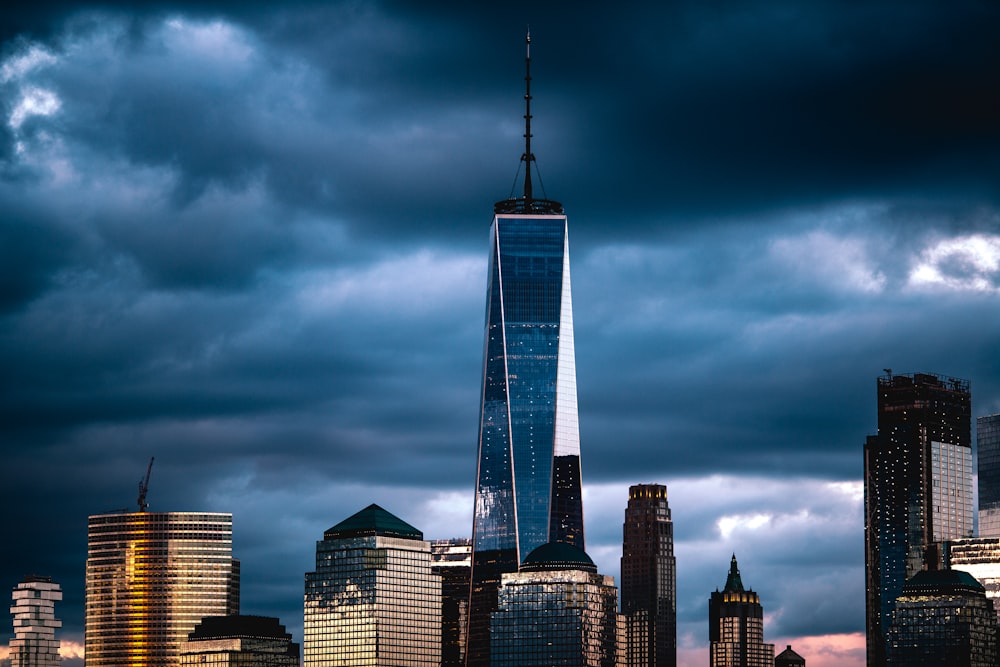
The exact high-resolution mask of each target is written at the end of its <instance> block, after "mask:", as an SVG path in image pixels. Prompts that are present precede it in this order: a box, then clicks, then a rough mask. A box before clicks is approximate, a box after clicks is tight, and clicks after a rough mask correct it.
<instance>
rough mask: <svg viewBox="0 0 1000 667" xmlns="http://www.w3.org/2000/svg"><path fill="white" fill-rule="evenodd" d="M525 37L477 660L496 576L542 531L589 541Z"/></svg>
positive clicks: (495, 322)
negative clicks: (521, 127)
mask: <svg viewBox="0 0 1000 667" xmlns="http://www.w3.org/2000/svg"><path fill="white" fill-rule="evenodd" d="M530 41H531V40H530V36H529V37H528V46H529V51H528V54H527V58H526V66H527V68H528V73H527V75H526V76H525V81H526V83H527V93H526V95H525V101H526V106H527V108H526V113H525V121H526V127H525V152H524V154H523V155H522V160H523V162H524V169H525V179H524V195H523V196H522V197H518V198H511V199H506V200H503V201H500V202H497V203H496V204H495V205H494V207H493V212H494V216H493V224H492V227H491V229H490V259H489V280H488V282H489V284H488V287H487V292H486V328H485V343H484V362H483V385H482V394H481V410H480V423H479V457H478V461H479V463H478V468H477V472H476V490H475V508H474V513H473V528H472V533H473V538H472V539H473V542H472V588H471V597H470V617H469V648H468V655H467V660H468V664H469V665H470V666H477V665H478V666H481V667H486V666H487V665H489V646H490V641H489V623H490V620H489V619H490V613H492V612H493V611H494V610H495V609H496V605H497V589H498V587H499V585H500V579H501V576H502V575H503V574H504V573H506V572H516V571H517V567H518V564H519V563H520V562H521V560H522V559H523V558H524V556H526V555H527V554H528V553H530V552H531V551H532V550H534V549H535V548H536V547H539V546H541V545H542V544H545V543H547V542H550V541H559V542H566V543H568V544H572V545H574V546H577V547H579V548H580V549H583V548H584V539H583V506H582V491H581V482H580V429H579V423H578V416H577V398H576V361H575V352H574V342H573V303H572V295H571V289H570V271H569V238H568V227H567V220H566V215H565V214H564V213H563V207H562V205H561V204H560V203H558V202H556V201H552V200H549V199H538V198H536V197H535V196H534V194H533V189H532V180H531V168H532V165H533V163H534V155H533V154H532V153H531V85H530V81H531V76H530V62H531V58H530Z"/></svg>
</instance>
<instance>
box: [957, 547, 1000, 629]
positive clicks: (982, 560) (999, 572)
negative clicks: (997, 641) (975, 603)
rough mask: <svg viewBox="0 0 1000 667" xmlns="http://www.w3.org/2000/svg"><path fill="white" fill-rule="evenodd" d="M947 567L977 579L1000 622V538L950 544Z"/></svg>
mask: <svg viewBox="0 0 1000 667" xmlns="http://www.w3.org/2000/svg"><path fill="white" fill-rule="evenodd" d="M946 561H947V565H948V566H949V567H951V568H952V569H955V570H962V571H963V572H968V573H969V574H971V575H972V576H973V577H975V578H976V581H978V582H979V583H980V584H982V586H983V589H984V590H985V591H986V597H987V598H989V599H990V600H991V601H992V602H993V607H994V608H995V609H996V610H997V621H998V622H1000V537H970V538H966V539H964V540H955V541H953V542H949V543H948V554H947V558H946Z"/></svg>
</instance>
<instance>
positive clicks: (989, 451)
mask: <svg viewBox="0 0 1000 667" xmlns="http://www.w3.org/2000/svg"><path fill="white" fill-rule="evenodd" d="M976 450H977V458H978V465H979V537H1000V415H988V416H986V417H978V418H977V419H976ZM986 590H987V594H989V588H987V589H986Z"/></svg>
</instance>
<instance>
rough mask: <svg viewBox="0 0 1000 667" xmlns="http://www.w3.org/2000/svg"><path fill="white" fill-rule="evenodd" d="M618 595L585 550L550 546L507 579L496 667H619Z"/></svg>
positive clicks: (494, 646) (495, 623) (493, 638)
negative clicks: (599, 572)
mask: <svg viewBox="0 0 1000 667" xmlns="http://www.w3.org/2000/svg"><path fill="white" fill-rule="evenodd" d="M619 622H620V620H619V616H618V589H617V588H616V587H615V582H614V578H613V577H610V576H605V575H602V574H598V573H597V567H596V566H595V565H594V562H593V561H592V560H591V559H590V557H589V556H588V555H587V554H586V553H585V552H583V551H582V550H581V549H577V548H576V547H574V546H571V545H569V544H564V543H560V542H550V543H548V544H544V545H542V546H540V547H538V548H537V549H535V550H534V551H532V552H531V553H530V554H528V555H527V556H526V557H525V559H524V563H522V565H521V567H520V570H519V571H518V572H514V573H507V574H504V575H503V582H502V583H501V585H500V589H499V596H498V606H497V610H496V611H495V612H493V613H492V615H491V621H490V629H491V634H490V644H491V646H490V664H491V665H492V667H533V666H537V667H542V666H552V665H559V666H561V667H618V666H619V665H620V662H619V650H618V645H617V638H618V626H619Z"/></svg>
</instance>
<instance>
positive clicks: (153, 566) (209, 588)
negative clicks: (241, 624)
mask: <svg viewBox="0 0 1000 667" xmlns="http://www.w3.org/2000/svg"><path fill="white" fill-rule="evenodd" d="M87 534H88V539H87V584H86V587H87V590H86V598H87V602H86V633H85V635H86V640H85V641H86V649H85V653H86V663H87V667H119V666H122V665H143V666H144V667H160V666H163V667H166V666H167V665H170V666H173V665H176V664H177V662H178V660H179V656H180V647H181V644H182V643H183V642H184V641H185V640H187V636H188V634H190V633H191V631H192V630H194V627H195V625H197V624H198V622H199V621H201V619H202V618H204V617H205V616H225V615H229V614H237V613H239V605H240V598H239V590H240V588H239V572H240V569H239V561H238V560H236V559H235V558H233V515H232V514H223V513H215V512H121V513H114V514H97V515H94V516H91V517H90V518H89V520H88V531H87Z"/></svg>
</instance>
